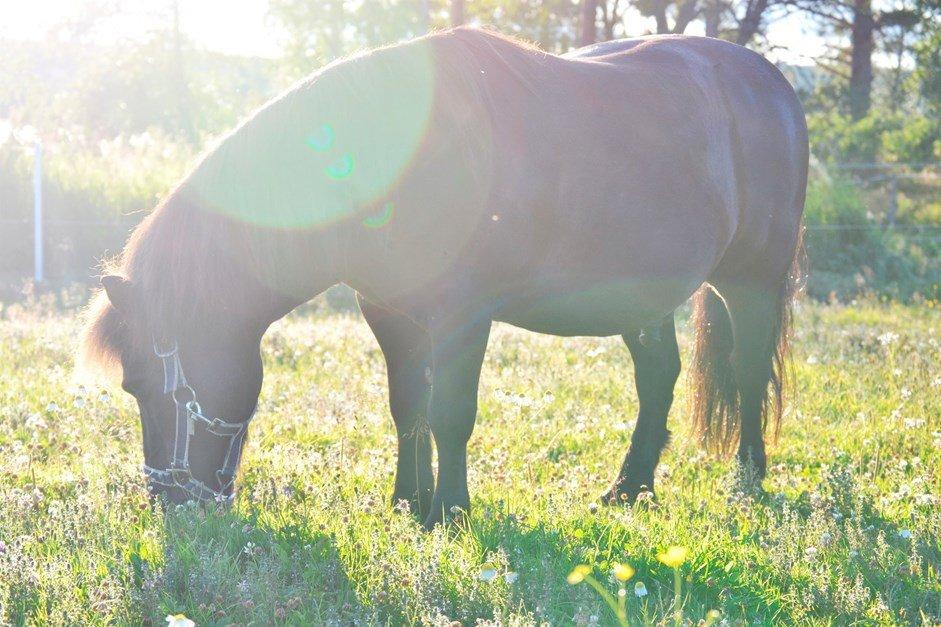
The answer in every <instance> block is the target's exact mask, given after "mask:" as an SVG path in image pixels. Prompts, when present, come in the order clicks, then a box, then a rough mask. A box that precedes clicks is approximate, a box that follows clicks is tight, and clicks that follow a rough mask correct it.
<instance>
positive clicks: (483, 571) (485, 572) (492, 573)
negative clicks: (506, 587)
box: [477, 564, 497, 582]
mask: <svg viewBox="0 0 941 627" xmlns="http://www.w3.org/2000/svg"><path fill="white" fill-rule="evenodd" d="M477 578H478V579H480V580H481V581H483V582H491V581H493V580H494V579H496V578H497V567H496V566H494V565H493V564H484V565H483V566H481V568H480V574H479V575H477Z"/></svg>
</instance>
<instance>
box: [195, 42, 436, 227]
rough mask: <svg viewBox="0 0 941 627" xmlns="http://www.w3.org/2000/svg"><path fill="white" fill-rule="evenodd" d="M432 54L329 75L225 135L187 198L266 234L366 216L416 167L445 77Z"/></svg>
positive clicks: (368, 60) (402, 52) (355, 65)
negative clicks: (265, 229)
mask: <svg viewBox="0 0 941 627" xmlns="http://www.w3.org/2000/svg"><path fill="white" fill-rule="evenodd" d="M432 53H433V50H432V47H431V46H430V45H429V44H428V43H427V42H426V41H422V40H419V41H416V42H412V43H410V44H407V45H403V46H399V47H395V48H390V49H385V50H381V51H378V52H375V53H371V54H365V55H361V56H358V57H353V58H351V59H348V60H345V61H342V62H338V63H335V64H332V65H330V66H328V67H326V68H324V69H323V70H321V71H320V72H319V73H318V74H316V75H314V76H313V77H311V78H310V79H309V80H308V81H306V82H305V83H303V84H302V85H300V86H299V87H295V88H294V89H292V90H291V91H289V92H287V93H286V94H284V95H282V96H281V97H279V98H277V99H275V100H273V101H272V102H270V103H268V104H267V105H266V106H265V107H263V108H262V109H261V110H259V111H258V112H257V113H256V114H255V115H254V116H252V117H251V118H250V119H249V120H247V121H246V122H245V123H244V124H243V125H241V126H240V127H239V128H238V129H237V130H235V131H234V132H233V133H231V134H230V135H229V136H228V137H227V138H225V139H224V140H223V141H222V143H221V144H220V145H219V147H218V148H217V149H216V150H215V151H213V152H212V153H210V154H209V155H208V156H207V157H206V158H205V159H204V161H203V162H202V163H201V164H200V165H199V166H198V167H197V169H196V170H195V171H194V173H193V175H192V176H191V177H190V182H189V186H190V189H189V190H188V191H189V192H191V193H193V194H194V195H195V196H196V197H197V198H198V199H199V201H200V202H201V204H202V205H203V206H204V207H207V208H209V209H210V210H212V211H216V212H218V213H222V214H224V215H226V216H228V217H232V218H235V219H237V220H240V221H243V222H246V223H249V224H253V225H257V226H261V227H270V228H276V229H291V230H302V229H303V230H309V229H319V228H324V227H327V226H329V225H331V224H335V223H337V222H339V221H342V220H343V219H345V218H349V217H354V216H356V215H357V214H360V215H361V212H362V211H364V210H365V209H367V208H368V207H371V206H376V205H377V203H379V202H381V201H382V199H383V198H387V197H388V196H389V193H390V192H391V191H392V190H394V189H395V188H396V186H397V184H398V183H399V182H400V180H401V178H402V176H403V175H404V174H405V173H406V172H408V171H409V170H410V168H413V167H414V166H415V163H416V156H417V154H418V151H419V148H420V147H421V146H422V143H423V141H424V139H425V136H426V133H427V131H428V128H429V122H430V118H431V115H432V110H433V107H434V100H435V86H436V82H437V77H436V72H438V71H442V70H441V69H440V68H437V67H436V64H435V59H434V57H433V54H432ZM390 215H391V214H390Z"/></svg>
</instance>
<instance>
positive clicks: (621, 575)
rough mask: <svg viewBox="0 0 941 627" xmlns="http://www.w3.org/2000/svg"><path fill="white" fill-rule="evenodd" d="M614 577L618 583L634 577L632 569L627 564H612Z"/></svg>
mask: <svg viewBox="0 0 941 627" xmlns="http://www.w3.org/2000/svg"><path fill="white" fill-rule="evenodd" d="M612 570H613V571H614V576H615V578H617V580H618V581H627V580H628V579H630V578H631V577H633V576H634V572H635V571H634V569H633V568H631V566H630V565H629V564H619V563H617V562H615V563H614V568H613V569H612Z"/></svg>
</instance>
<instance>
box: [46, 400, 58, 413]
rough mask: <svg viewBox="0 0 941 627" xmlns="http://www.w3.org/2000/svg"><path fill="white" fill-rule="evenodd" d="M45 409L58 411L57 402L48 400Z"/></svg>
mask: <svg viewBox="0 0 941 627" xmlns="http://www.w3.org/2000/svg"><path fill="white" fill-rule="evenodd" d="M46 411H59V404H58V403H56V402H55V401H49V404H48V405H46Z"/></svg>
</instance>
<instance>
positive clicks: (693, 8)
mask: <svg viewBox="0 0 941 627" xmlns="http://www.w3.org/2000/svg"><path fill="white" fill-rule="evenodd" d="M697 15H699V2H698V0H682V1H681V2H679V3H677V7H676V21H675V22H674V24H673V32H674V33H675V34H677V35H682V34H683V33H684V32H686V27H687V26H689V23H690V22H692V21H693V20H695V19H696V16H697Z"/></svg>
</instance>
